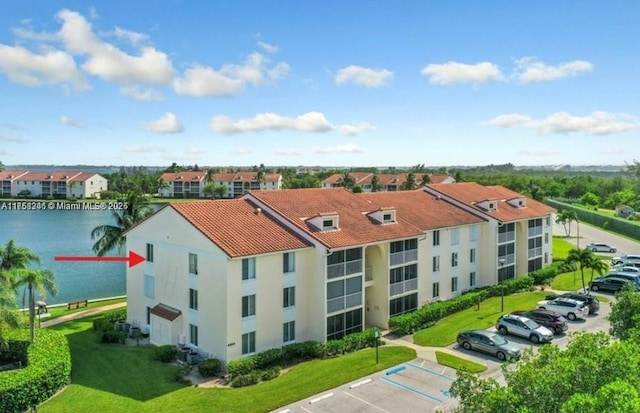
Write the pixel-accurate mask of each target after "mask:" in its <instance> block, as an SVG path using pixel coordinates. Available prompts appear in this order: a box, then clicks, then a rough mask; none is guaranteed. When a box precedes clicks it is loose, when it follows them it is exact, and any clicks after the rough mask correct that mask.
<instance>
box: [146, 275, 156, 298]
mask: <svg viewBox="0 0 640 413" xmlns="http://www.w3.org/2000/svg"><path fill="white" fill-rule="evenodd" d="M155 281H156V280H155V277H154V276H153V275H149V274H145V275H144V296H145V297H147V298H153V297H154V296H155V291H156V287H155Z"/></svg>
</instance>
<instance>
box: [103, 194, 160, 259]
mask: <svg viewBox="0 0 640 413" xmlns="http://www.w3.org/2000/svg"><path fill="white" fill-rule="evenodd" d="M125 203H126V205H127V208H126V209H124V210H122V212H118V211H112V212H111V214H112V216H113V219H114V221H115V225H99V226H97V227H95V228H94V229H93V231H91V239H96V238H98V237H99V239H98V241H97V242H96V243H95V244H93V251H94V252H95V253H96V254H97V255H98V256H99V257H102V256H103V255H106V254H107V253H108V252H110V251H112V250H114V249H117V250H118V252H122V249H123V247H124V246H125V243H126V242H127V238H126V236H125V235H124V234H125V232H126V231H128V230H129V229H130V228H131V227H133V226H134V225H136V224H137V223H139V222H141V221H143V220H145V219H146V218H147V217H149V215H151V214H152V213H153V210H152V209H151V208H149V204H148V202H147V199H146V198H145V197H143V196H141V195H139V194H136V193H129V195H128V196H127V200H126V201H125Z"/></svg>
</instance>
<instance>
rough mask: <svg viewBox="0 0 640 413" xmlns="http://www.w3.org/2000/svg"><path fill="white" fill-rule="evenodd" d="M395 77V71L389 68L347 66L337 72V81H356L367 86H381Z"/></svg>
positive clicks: (343, 82) (341, 82) (340, 82)
mask: <svg viewBox="0 0 640 413" xmlns="http://www.w3.org/2000/svg"><path fill="white" fill-rule="evenodd" d="M391 79H393V72H391V71H389V70H387V69H370V68H366V67H362V66H355V65H351V66H347V67H344V68H342V69H340V70H338V73H337V74H336V83H337V84H339V85H344V84H348V83H354V84H356V85H361V86H366V87H381V86H384V85H386V84H387V83H389V82H390V81H391Z"/></svg>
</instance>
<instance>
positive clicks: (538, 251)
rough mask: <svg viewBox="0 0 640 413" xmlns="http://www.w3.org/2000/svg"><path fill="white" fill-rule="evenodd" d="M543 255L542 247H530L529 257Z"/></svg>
mask: <svg viewBox="0 0 640 413" xmlns="http://www.w3.org/2000/svg"><path fill="white" fill-rule="evenodd" d="M540 256H542V247H538V248H531V249H529V258H533V257H540Z"/></svg>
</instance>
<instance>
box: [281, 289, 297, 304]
mask: <svg viewBox="0 0 640 413" xmlns="http://www.w3.org/2000/svg"><path fill="white" fill-rule="evenodd" d="M282 293H283V296H282V307H283V308H289V307H293V306H295V305H296V287H287V288H285V289H283V290H282Z"/></svg>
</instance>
